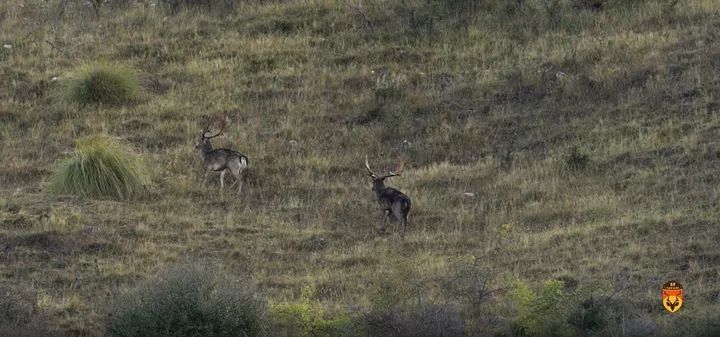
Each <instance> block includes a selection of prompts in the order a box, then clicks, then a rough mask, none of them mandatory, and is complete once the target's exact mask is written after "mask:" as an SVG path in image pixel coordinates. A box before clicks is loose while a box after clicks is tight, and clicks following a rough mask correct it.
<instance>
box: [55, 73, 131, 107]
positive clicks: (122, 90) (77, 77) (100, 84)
mask: <svg viewBox="0 0 720 337" xmlns="http://www.w3.org/2000/svg"><path fill="white" fill-rule="evenodd" d="M62 90H63V93H62V98H63V99H64V100H65V101H67V102H70V103H75V104H77V105H80V106H86V105H90V104H107V105H123V104H128V103H133V102H136V101H137V100H138V99H139V97H140V92H141V87H140V83H139V80H138V78H137V75H136V74H135V73H134V72H133V71H132V70H130V69H129V68H125V67H122V66H110V65H88V66H83V67H81V68H80V69H78V70H76V71H75V72H73V73H72V74H70V75H69V76H68V77H67V78H65V79H63V87H62Z"/></svg>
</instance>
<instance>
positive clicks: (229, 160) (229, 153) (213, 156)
mask: <svg viewBox="0 0 720 337" xmlns="http://www.w3.org/2000/svg"><path fill="white" fill-rule="evenodd" d="M230 165H232V166H235V165H239V166H240V168H245V167H247V166H248V159H247V157H246V156H244V155H243V154H242V153H240V152H237V151H234V150H230V149H216V150H213V151H210V152H207V153H206V154H205V166H206V167H209V168H211V169H212V170H214V171H220V170H224V169H226V168H228V166H230Z"/></svg>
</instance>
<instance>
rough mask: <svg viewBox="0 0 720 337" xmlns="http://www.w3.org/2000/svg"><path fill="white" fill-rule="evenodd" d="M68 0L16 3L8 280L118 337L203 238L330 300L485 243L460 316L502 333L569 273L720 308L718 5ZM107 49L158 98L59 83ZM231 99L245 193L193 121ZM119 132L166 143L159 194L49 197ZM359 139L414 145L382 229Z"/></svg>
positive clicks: (630, 295) (271, 277)
mask: <svg viewBox="0 0 720 337" xmlns="http://www.w3.org/2000/svg"><path fill="white" fill-rule="evenodd" d="M63 3H65V4H66V7H60V6H61V5H60V3H59V2H53V1H50V2H47V3H43V4H39V3H36V2H33V1H21V0H11V1H4V2H3V3H2V4H0V28H1V29H0V40H2V43H3V44H6V45H7V47H5V48H3V49H2V50H0V60H1V61H2V62H1V64H2V65H1V66H0V67H1V68H0V69H1V70H0V78H1V80H0V122H1V123H0V158H2V165H0V189H1V191H2V192H1V193H0V194H1V195H2V196H1V197H0V248H2V249H3V253H2V255H0V284H2V285H5V286H8V287H10V288H11V289H19V290H30V291H34V292H36V293H37V296H38V300H37V303H38V305H39V306H40V307H41V308H43V309H45V310H47V312H49V313H50V317H51V321H52V322H53V324H55V325H56V326H57V327H59V328H60V329H61V331H63V332H65V333H67V334H69V335H76V336H101V335H103V334H104V330H103V327H102V322H103V317H104V315H105V314H106V307H107V303H108V301H111V300H112V298H113V296H114V294H116V293H118V292H119V291H121V290H123V289H125V288H127V287H130V286H132V285H133V284H134V283H135V282H137V281H139V280H142V279H145V278H147V277H148V276H150V275H153V274H154V273H155V272H157V271H158V270H160V269H162V268H164V267H166V266H168V265H172V264H175V263H178V262H183V261H186V260H188V259H190V260H203V261H209V262H210V263H214V264H217V265H220V266H223V268H226V269H227V270H232V271H238V272H241V271H242V272H244V271H249V272H250V274H252V276H253V277H254V279H255V280H256V281H257V283H258V285H259V288H260V290H261V291H262V292H263V293H264V294H266V295H267V296H268V298H269V299H270V301H271V302H282V301H294V300H296V299H297V298H298V297H299V296H300V292H301V289H303V288H304V287H308V286H309V287H311V288H312V289H313V293H312V299H313V301H317V302H318V303H320V304H321V305H322V306H323V307H325V308H327V309H328V310H329V312H342V311H346V310H348V309H347V308H350V307H353V306H366V305H368V303H370V302H372V298H371V294H373V293H374V292H375V290H376V289H375V287H376V285H377V284H378V283H382V282H385V281H384V280H386V279H394V278H397V279H400V280H402V281H401V282H399V283H401V284H403V283H406V285H407V284H409V285H412V286H417V285H418V284H420V286H419V287H425V284H433V282H435V281H434V280H436V279H437V278H438V277H442V276H443V275H447V274H448V273H450V272H451V271H452V270H453V268H455V267H454V266H456V264H457V263H461V262H465V263H471V264H472V265H474V266H476V267H477V268H479V269H481V270H482V273H483V275H485V276H484V277H485V278H486V279H487V287H488V288H489V289H491V290H493V295H492V297H491V298H490V299H488V300H487V302H486V303H483V306H482V309H481V310H480V312H479V313H473V314H469V313H465V314H464V315H466V316H467V317H469V318H468V320H469V321H472V322H475V323H468V324H469V325H472V326H475V327H476V328H477V331H480V330H482V331H484V332H483V333H487V334H490V333H491V332H492V333H495V332H507V331H510V330H512V329H511V328H508V326H509V325H511V323H509V322H511V321H514V318H513V317H516V316H517V315H519V314H518V310H519V309H518V305H517V303H516V302H517V301H514V300H513V298H514V297H513V296H514V295H513V294H516V293H517V292H514V291H513V289H514V287H517V284H527V285H529V286H530V288H531V289H538V288H542V284H544V283H545V282H546V281H548V280H552V279H559V280H562V281H563V282H564V285H565V287H566V291H567V292H568V293H573V294H575V293H577V294H578V295H577V296H581V295H580V294H582V296H585V295H586V294H588V293H590V294H594V296H613V298H622V299H623V300H624V301H626V303H627V308H628V309H627V312H625V313H624V315H625V316H623V320H622V322H625V321H633V320H635V321H638V320H640V321H642V322H645V323H646V324H648V325H651V326H655V327H657V328H656V330H655V331H656V332H657V334H660V335H662V334H667V335H675V334H680V333H682V332H683V331H686V330H687V329H700V330H702V329H704V328H706V327H708V329H709V327H710V324H711V322H715V321H717V318H718V317H717V312H720V245H718V243H720V227H719V226H718V222H717V219H718V215H720V214H719V213H720V205H719V204H718V193H719V192H720V190H718V187H717V183H718V181H719V179H720V177H719V176H718V174H717V172H716V167H717V165H718V164H719V163H720V141H718V135H720V115H719V112H720V111H719V109H720V77H719V74H720V16H719V15H718V14H719V13H720V3H718V2H716V1H713V0H690V1H687V3H686V4H685V6H682V5H678V4H675V5H673V3H672V1H667V2H665V1H635V2H629V3H630V4H628V2H624V1H594V2H593V1H518V2H505V1H486V2H481V3H480V2H478V3H475V2H466V1H458V2H443V1H424V0H423V1H420V0H417V1H413V0H408V1H362V2H360V1H347V2H345V1H282V2H273V3H264V2H258V3H252V2H251V3H242V4H239V5H238V7H237V8H234V9H233V10H227V9H223V8H219V9H217V8H216V9H215V10H214V11H215V12H213V10H211V11H210V12H198V11H196V10H194V9H191V10H187V11H185V10H182V11H180V12H177V13H172V12H170V11H168V10H166V9H163V8H162V6H155V5H153V6H149V7H147V8H144V7H142V6H140V5H136V4H130V5H128V6H120V5H114V3H108V4H106V5H105V6H104V7H102V8H101V10H100V12H99V15H96V14H95V13H94V12H93V11H92V10H91V8H89V7H85V5H83V4H81V3H79V2H78V3H75V2H63ZM117 3H122V2H117ZM592 3H600V4H603V6H602V7H601V8H596V7H593V6H592ZM61 9H62V10H61ZM218 12H224V13H218ZM223 14H224V15H223ZM97 63H102V64H109V65H123V66H127V67H130V68H132V69H134V70H136V71H137V72H138V74H139V75H140V77H141V79H142V81H143V84H144V88H145V94H144V96H143V97H142V99H141V100H140V101H139V102H137V103H135V104H131V105H125V106H115V107H113V106H103V105H100V106H94V105H90V106H85V107H78V106H75V105H72V104H69V103H66V102H62V101H61V100H59V99H58V95H59V91H60V90H61V87H62V83H63V81H64V80H65V79H66V78H67V76H68V74H71V73H72V72H73V71H75V70H76V69H77V68H78V67H80V66H82V65H85V64H97ZM55 77H57V79H56V80H54V78H55ZM223 110H229V111H230V114H231V117H232V125H231V126H230V128H229V130H228V132H227V134H226V136H224V137H220V138H217V139H216V140H215V141H216V144H217V146H226V147H233V148H237V149H238V150H240V151H242V152H243V153H245V154H246V155H247V156H248V157H249V158H250V163H251V165H252V166H251V170H250V173H249V177H248V179H249V183H248V184H247V186H246V188H245V193H244V194H243V195H242V196H237V195H235V194H234V192H231V191H230V190H227V191H224V192H221V191H219V186H218V183H217V178H216V177H214V178H212V179H211V182H212V183H210V184H208V187H207V188H202V186H201V182H202V174H203V172H202V168H201V165H200V154H199V152H198V151H197V150H196V149H195V148H194V147H193V146H194V142H195V139H196V138H197V136H198V135H199V132H200V130H201V128H202V125H201V122H202V119H201V118H202V116H204V115H208V114H211V115H212V114H217V113H219V112H221V111H223ZM101 133H105V134H109V135H111V136H114V137H118V138H119V139H120V140H121V141H122V142H123V143H125V144H127V145H129V146H131V147H132V148H134V149H135V150H136V151H137V152H139V153H141V154H142V155H143V156H144V158H145V160H146V161H147V162H149V163H151V166H152V167H153V178H152V180H153V182H152V187H151V188H150V189H149V191H148V192H147V193H146V195H144V196H142V197H140V198H138V199H136V200H131V201H113V200H93V199H80V198H74V197H70V196H55V195H50V194H48V193H47V192H46V182H47V180H48V178H49V176H50V173H51V172H52V170H53V168H54V167H55V165H57V163H58V162H59V161H60V160H61V159H63V158H64V156H65V155H64V154H63V153H64V152H66V151H69V150H71V149H72V146H73V144H74V141H75V140H76V139H77V138H79V137H83V136H87V135H93V134H101ZM365 154H368V156H369V158H370V161H371V163H372V164H373V166H374V168H376V169H388V168H390V167H391V166H392V165H394V163H395V162H396V161H397V160H398V159H399V158H401V157H404V158H406V160H407V168H406V170H405V173H404V174H403V176H402V177H398V178H391V179H390V180H389V181H388V183H389V184H390V185H392V186H394V187H397V188H398V189H400V190H402V191H403V192H405V193H406V194H408V195H409V196H411V197H412V198H413V210H412V213H411V216H410V222H411V230H410V232H409V233H408V235H407V236H406V238H405V239H404V240H400V239H399V237H398V235H397V234H390V235H379V234H377V233H376V231H375V226H376V225H377V222H378V219H379V214H378V213H377V209H376V207H377V206H376V205H375V204H374V202H373V199H372V194H371V191H370V187H371V186H370V183H369V181H368V180H367V178H366V174H365V171H364V167H363V162H364V156H365ZM468 261H469V262H468ZM670 279H676V280H678V281H680V282H682V283H683V285H685V287H686V291H687V295H686V296H687V297H686V299H687V302H686V304H685V307H684V308H683V309H682V310H681V311H680V312H679V313H677V314H676V315H669V314H668V313H666V312H664V310H663V308H662V307H661V305H660V296H659V295H660V287H661V285H662V284H663V283H665V282H666V281H669V280H670ZM426 288H427V289H425V288H423V289H424V291H426V292H427V293H431V292H433V290H431V288H432V286H427V287H426ZM580 290H582V291H580ZM580 300H582V299H578V301H580ZM513 303H515V304H513ZM520 316H522V315H520ZM478 322H483V323H482V324H481V323H478ZM633 322H634V321H633ZM648 322H649V323H648ZM513 324H515V323H513ZM517 324H520V323H517ZM608 324H615V323H608ZM617 324H618V327H617V329H616V330H613V331H623V332H622V333H625V331H626V330H625V329H626V327H625V326H621V325H622V324H625V323H617ZM478 334H480V333H478ZM507 334H509V333H507Z"/></svg>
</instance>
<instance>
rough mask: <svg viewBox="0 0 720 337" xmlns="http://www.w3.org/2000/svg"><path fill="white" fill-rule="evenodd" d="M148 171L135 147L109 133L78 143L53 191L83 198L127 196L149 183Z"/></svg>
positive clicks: (53, 182)
mask: <svg viewBox="0 0 720 337" xmlns="http://www.w3.org/2000/svg"><path fill="white" fill-rule="evenodd" d="M148 181H149V179H148V170H147V168H146V167H145V165H144V163H143V162H142V160H141V159H140V158H139V157H138V155H137V154H135V153H133V152H132V150H130V149H129V148H127V147H126V146H123V145H122V144H120V143H118V142H117V141H115V140H114V139H112V138H110V137H108V136H92V137H88V138H85V139H81V140H79V141H78V142H77V148H76V149H75V152H74V153H73V154H72V155H71V158H69V159H68V160H66V161H64V162H63V163H62V164H61V165H60V167H59V169H58V170H57V172H56V173H55V176H54V177H53V180H52V182H51V191H53V192H55V193H61V194H75V195H78V196H83V197H112V198H117V199H126V198H129V197H131V196H133V195H136V194H138V193H139V192H141V191H142V190H143V186H144V185H146V184H147V183H148Z"/></svg>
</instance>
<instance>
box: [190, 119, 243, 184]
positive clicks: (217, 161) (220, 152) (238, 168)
mask: <svg viewBox="0 0 720 337" xmlns="http://www.w3.org/2000/svg"><path fill="white" fill-rule="evenodd" d="M210 125H211V120H210V118H209V117H205V127H204V128H203V130H202V133H201V134H200V138H199V139H198V142H197V143H196V144H195V148H196V149H198V150H200V152H201V153H202V157H203V164H204V166H205V179H204V180H203V187H205V184H206V183H207V178H208V175H209V174H210V172H211V171H212V172H220V188H224V187H225V174H226V173H227V172H230V173H231V174H232V175H233V176H234V177H235V182H234V183H233V184H232V185H231V186H230V187H232V186H234V185H235V184H238V193H242V187H243V176H242V173H243V170H245V169H246V168H247V167H248V163H249V162H248V158H247V157H246V156H245V155H243V154H242V153H240V152H237V151H235V150H231V149H225V148H223V149H214V148H213V146H212V143H211V142H210V140H211V139H213V138H215V137H217V136H219V135H221V134H223V133H224V132H225V130H226V129H227V127H228V126H229V125H230V116H229V115H228V113H227V111H225V112H224V113H223V115H222V117H220V131H218V132H217V133H216V134H214V135H212V136H210V135H208V133H209V132H210Z"/></svg>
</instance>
